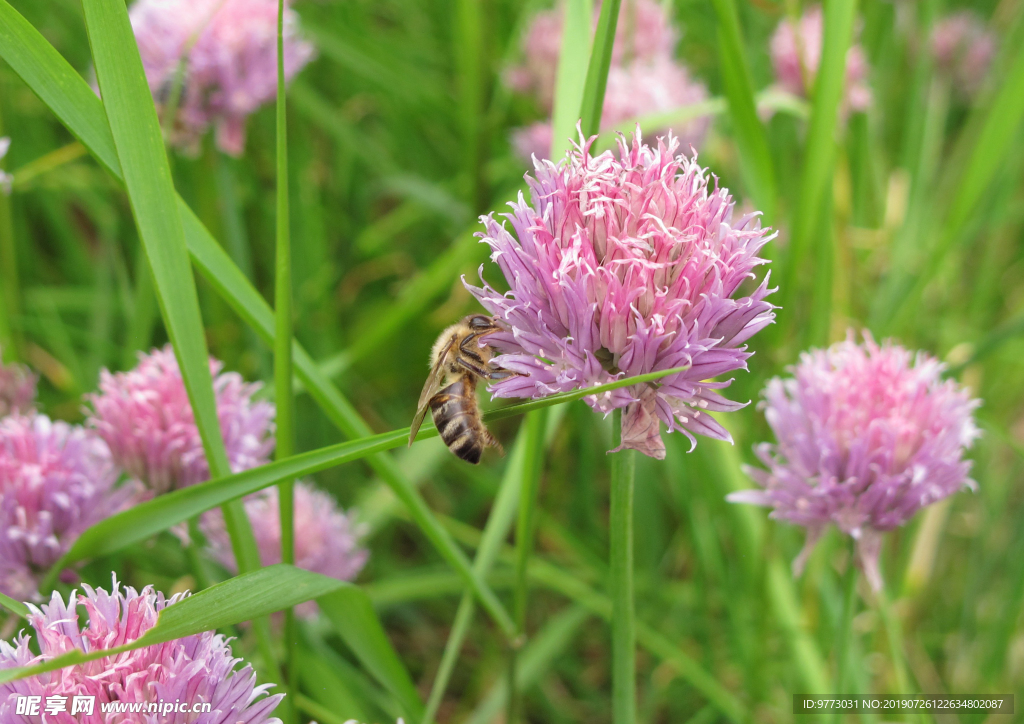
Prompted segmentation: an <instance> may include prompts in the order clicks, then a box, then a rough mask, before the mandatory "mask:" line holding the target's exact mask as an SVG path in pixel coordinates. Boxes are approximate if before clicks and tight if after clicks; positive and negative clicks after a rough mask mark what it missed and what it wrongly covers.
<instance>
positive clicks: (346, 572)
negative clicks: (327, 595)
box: [200, 481, 369, 616]
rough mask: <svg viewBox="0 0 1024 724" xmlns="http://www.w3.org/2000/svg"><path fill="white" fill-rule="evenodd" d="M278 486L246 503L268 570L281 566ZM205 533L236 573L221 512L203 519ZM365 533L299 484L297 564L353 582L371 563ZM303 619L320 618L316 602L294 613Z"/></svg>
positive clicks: (329, 501)
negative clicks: (363, 545) (364, 544)
mask: <svg viewBox="0 0 1024 724" xmlns="http://www.w3.org/2000/svg"><path fill="white" fill-rule="evenodd" d="M277 495H278V493H277V487H272V488H267V489H266V490H262V491H260V492H259V493H256V494H254V495H250V496H249V497H247V498H246V499H245V512H246V513H247V514H248V515H249V520H250V521H252V530H253V533H254V534H255V535H256V545H257V546H258V547H259V551H260V562H261V563H262V564H263V565H264V566H269V565H273V564H275V563H280V562H281V517H280V512H279V509H278V497H277ZM200 530H201V531H202V532H203V535H205V536H206V538H207V542H208V543H209V545H210V549H211V551H212V553H213V556H214V558H216V559H217V560H218V561H219V562H220V563H221V565H223V566H224V567H225V568H227V569H228V570H230V571H232V572H234V571H236V570H237V566H236V565H235V556H234V553H233V552H232V549H231V539H230V538H229V536H228V532H227V529H226V528H225V527H224V517H223V516H222V515H221V512H220V511H219V510H211V511H210V512H208V513H206V514H204V515H203V517H202V520H201V524H200ZM362 534H363V531H362V530H361V529H360V527H359V526H357V525H355V524H354V523H353V522H352V519H351V517H350V516H348V515H346V514H345V512H344V511H342V510H341V509H339V508H338V505H337V503H335V501H334V498H333V497H331V496H330V495H328V494H327V493H325V492H324V491H322V490H317V489H316V488H314V487H313V486H312V485H311V484H309V483H305V482H302V481H299V482H297V483H296V484H295V565H296V566H298V567H299V568H302V569H305V570H307V571H313V572H314V573H322V574H323V575H325V576H330V577H331V578H337V579H338V580H341V581H351V580H352V579H354V578H355V577H356V576H357V575H358V574H359V571H361V570H362V568H363V566H364V565H366V559H367V558H368V557H369V552H368V551H367V550H366V549H365V548H361V547H360V545H359V539H360V537H361V536H362ZM295 610H296V611H297V612H298V613H299V615H302V616H314V615H316V611H317V606H316V602H314V601H307V602H306V603H303V604H300V605H299V606H297V607H296V609H295Z"/></svg>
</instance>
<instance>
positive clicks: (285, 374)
mask: <svg viewBox="0 0 1024 724" xmlns="http://www.w3.org/2000/svg"><path fill="white" fill-rule="evenodd" d="M284 10H285V1H284V0H278V3H277V229H276V231H277V259H276V264H275V278H274V392H275V402H276V404H277V417H276V423H277V442H276V447H275V453H274V454H275V458H276V459H277V460H284V459H285V458H288V457H291V455H292V454H293V453H294V448H295V405H294V399H293V397H292V251H291V237H290V235H289V228H288V225H289V221H290V220H289V208H288V113H287V108H286V105H285V102H286V98H285V76H284ZM278 501H279V502H278V506H279V508H278V513H279V515H280V518H281V562H282V563H288V564H294V563H295V480H294V479H293V478H287V479H285V480H282V481H281V482H280V484H278ZM295 633H296V632H295V612H294V610H292V609H291V608H288V609H286V610H285V612H284V649H285V666H286V668H287V674H286V676H287V679H286V681H285V686H286V688H287V690H288V693H289V694H291V696H286V697H285V721H286V722H294V721H296V717H297V712H296V710H295V704H294V700H295V696H294V695H295V693H296V692H297V689H296V688H295V687H296V686H297V676H296V670H295V664H296V659H295V655H296V651H295V646H296V640H295V639H296V636H295Z"/></svg>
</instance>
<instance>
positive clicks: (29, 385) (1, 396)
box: [0, 362, 37, 417]
mask: <svg viewBox="0 0 1024 724" xmlns="http://www.w3.org/2000/svg"><path fill="white" fill-rule="evenodd" d="M36 382H37V379H36V376H35V375H34V374H32V371H31V370H29V368H28V367H26V366H25V365H21V364H18V363H17V362H12V363H11V364H6V365H5V364H3V363H2V362H0V417H5V416H6V415H10V414H11V413H14V412H28V411H29V410H31V409H32V406H33V405H34V403H35V399H36Z"/></svg>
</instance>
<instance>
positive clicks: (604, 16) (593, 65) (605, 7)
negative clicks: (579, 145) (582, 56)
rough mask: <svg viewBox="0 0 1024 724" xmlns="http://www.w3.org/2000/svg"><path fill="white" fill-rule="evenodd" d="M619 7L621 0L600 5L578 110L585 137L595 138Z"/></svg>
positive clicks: (598, 128) (609, 65)
mask: <svg viewBox="0 0 1024 724" xmlns="http://www.w3.org/2000/svg"><path fill="white" fill-rule="evenodd" d="M621 5H622V0H605V1H604V2H603V3H601V14H600V16H599V17H598V20H597V31H596V32H595V33H594V47H593V48H592V49H591V51H590V63H589V64H588V66H587V79H586V83H585V85H584V87H583V104H582V107H581V108H580V126H581V128H582V129H583V135H584V136H585V137H587V138H589V137H590V136H595V135H597V133H598V131H600V130H601V112H602V110H603V109H604V91H605V88H606V87H607V86H608V70H609V69H610V68H611V67H612V48H613V47H614V46H615V28H616V26H617V25H618V22H619V8H620V7H621Z"/></svg>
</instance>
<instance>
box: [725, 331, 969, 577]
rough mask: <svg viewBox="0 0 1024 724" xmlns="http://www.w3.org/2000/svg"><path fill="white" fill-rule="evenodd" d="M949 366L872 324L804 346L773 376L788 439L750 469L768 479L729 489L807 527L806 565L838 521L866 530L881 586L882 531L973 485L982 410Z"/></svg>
mask: <svg viewBox="0 0 1024 724" xmlns="http://www.w3.org/2000/svg"><path fill="white" fill-rule="evenodd" d="M942 369H943V368H942V365H941V364H940V363H939V361H938V360H936V359H935V358H933V357H930V356H929V355H927V354H925V353H923V352H918V353H917V354H913V353H911V352H910V351H908V350H906V349H904V348H903V347H900V346H898V345H896V344H893V343H891V342H887V343H885V344H883V345H881V346H879V345H878V344H876V343H875V342H874V340H873V339H872V338H871V336H870V335H869V334H867V333H865V334H864V342H863V344H857V343H856V341H855V339H854V337H853V334H852V333H851V334H850V335H848V337H847V339H846V340H845V341H843V342H839V343H837V344H834V345H832V346H831V347H830V348H828V349H826V350H821V349H815V350H811V351H809V352H805V353H803V354H802V355H801V357H800V361H799V363H798V364H797V365H796V366H795V367H794V368H793V370H792V372H793V376H792V377H790V378H787V379H785V380H783V379H779V378H775V379H773V380H771V381H770V382H769V383H768V386H767V387H766V389H765V392H764V397H765V400H764V403H763V406H764V410H765V417H766V418H767V420H768V424H769V425H770V426H771V428H772V431H773V432H774V433H775V438H776V440H777V441H778V442H777V443H776V444H774V445H772V444H768V443H764V444H762V445H760V446H759V447H758V448H757V455H758V457H759V458H760V459H761V461H762V462H763V463H764V465H765V467H766V468H767V469H766V470H762V469H760V468H748V469H747V474H748V475H750V476H751V477H752V478H753V479H754V481H755V482H757V483H758V485H760V486H761V488H762V489H761V490H745V491H741V492H737V493H733V494H731V495H730V496H729V499H730V500H731V501H733V502H739V503H753V504H756V505H764V506H768V507H771V508H774V510H773V511H772V513H771V517H773V518H777V519H781V520H786V521H789V522H791V523H796V524H797V525H802V526H804V527H806V528H807V544H806V545H805V547H804V550H803V552H802V553H801V554H800V556H799V557H798V558H797V560H796V561H795V562H794V571H795V572H796V573H797V574H799V572H800V571H801V570H802V567H803V565H804V562H805V561H806V558H807V556H808V555H809V554H810V551H811V550H812V548H813V546H814V544H815V543H816V542H817V540H818V539H819V538H820V537H821V535H822V534H823V533H824V531H825V530H826V528H827V527H828V526H829V525H830V524H833V525H835V526H836V527H838V528H839V530H841V531H842V532H843V533H846V534H848V535H850V536H852V537H853V538H854V539H855V540H856V547H857V554H858V558H859V559H860V563H861V567H862V568H863V570H864V573H865V575H866V577H867V579H868V581H869V582H870V583H871V585H872V586H873V587H874V588H875V589H876V590H879V589H881V586H882V578H881V574H880V573H879V568H878V556H879V552H880V549H881V542H882V533H884V532H885V531H888V530H892V529H893V528H896V527H898V526H900V525H903V524H904V523H905V522H906V521H907V520H909V519H910V518H911V517H912V516H913V515H914V513H916V512H917V511H918V510H919V509H920V508H922V507H924V506H926V505H930V504H931V503H934V502H936V501H938V500H941V499H943V498H945V497H947V496H949V495H952V494H953V493H955V492H956V491H958V490H960V489H961V488H963V487H965V486H967V487H970V488H973V487H974V482H973V481H972V480H970V479H969V478H968V477H967V475H968V472H969V471H970V467H971V463H970V461H968V460H965V459H964V457H963V456H964V450H965V449H966V448H969V447H970V446H971V444H972V443H973V441H974V440H975V439H976V438H977V437H978V435H979V432H978V429H977V428H976V427H975V425H974V420H973V418H972V412H973V410H974V409H975V408H976V407H977V406H978V405H979V404H980V403H979V402H978V401H977V400H973V399H971V397H970V394H969V392H968V391H967V390H966V389H964V388H962V387H960V386H959V385H958V384H957V383H956V382H955V381H954V380H943V379H942V377H941V373H942Z"/></svg>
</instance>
